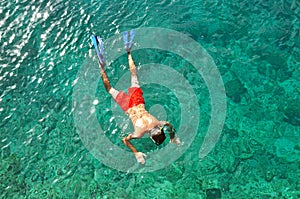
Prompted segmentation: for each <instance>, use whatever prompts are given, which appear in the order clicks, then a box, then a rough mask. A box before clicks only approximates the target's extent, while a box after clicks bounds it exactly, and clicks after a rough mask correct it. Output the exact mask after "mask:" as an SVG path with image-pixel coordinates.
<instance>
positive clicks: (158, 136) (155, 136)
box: [150, 123, 175, 146]
mask: <svg viewBox="0 0 300 199" xmlns="http://www.w3.org/2000/svg"><path fill="white" fill-rule="evenodd" d="M165 127H168V129H166V128H165ZM166 131H167V132H168V133H169V134H170V138H171V139H173V137H174V134H175V129H174V128H173V126H172V125H171V124H169V123H165V124H163V125H161V124H160V125H157V126H156V127H154V128H153V129H151V131H150V138H151V139H152V140H153V142H154V143H155V144H156V145H157V146H159V145H161V144H162V143H163V142H164V141H165V139H166V134H165V133H166Z"/></svg>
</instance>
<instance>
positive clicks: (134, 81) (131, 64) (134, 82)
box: [128, 52, 140, 88]
mask: <svg viewBox="0 0 300 199" xmlns="http://www.w3.org/2000/svg"><path fill="white" fill-rule="evenodd" d="M128 64H129V69H130V72H131V87H138V88H139V87H140V84H139V80H138V76H137V70H136V66H135V64H134V61H133V58H132V55H131V52H128Z"/></svg>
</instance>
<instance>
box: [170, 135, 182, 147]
mask: <svg viewBox="0 0 300 199" xmlns="http://www.w3.org/2000/svg"><path fill="white" fill-rule="evenodd" d="M170 143H175V144H177V145H178V146H179V145H180V143H181V142H180V139H179V138H178V137H174V138H173V139H171V140H170Z"/></svg>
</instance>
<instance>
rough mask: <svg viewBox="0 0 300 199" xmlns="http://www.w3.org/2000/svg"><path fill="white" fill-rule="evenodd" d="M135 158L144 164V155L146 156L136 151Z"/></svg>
mask: <svg viewBox="0 0 300 199" xmlns="http://www.w3.org/2000/svg"><path fill="white" fill-rule="evenodd" d="M134 155H135V158H136V160H137V161H138V162H139V163H141V164H145V159H144V157H146V154H144V153H142V152H136V153H134Z"/></svg>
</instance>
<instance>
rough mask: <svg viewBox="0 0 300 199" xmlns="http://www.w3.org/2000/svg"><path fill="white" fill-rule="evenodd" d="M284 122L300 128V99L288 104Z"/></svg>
mask: <svg viewBox="0 0 300 199" xmlns="http://www.w3.org/2000/svg"><path fill="white" fill-rule="evenodd" d="M284 116H285V118H284V121H285V122H288V123H290V124H292V125H294V126H300V99H297V100H293V101H291V102H289V103H288V106H287V107H286V109H285V110H284Z"/></svg>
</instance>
